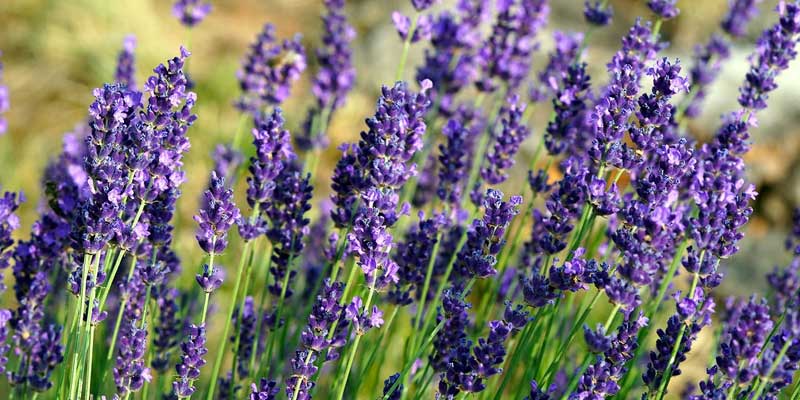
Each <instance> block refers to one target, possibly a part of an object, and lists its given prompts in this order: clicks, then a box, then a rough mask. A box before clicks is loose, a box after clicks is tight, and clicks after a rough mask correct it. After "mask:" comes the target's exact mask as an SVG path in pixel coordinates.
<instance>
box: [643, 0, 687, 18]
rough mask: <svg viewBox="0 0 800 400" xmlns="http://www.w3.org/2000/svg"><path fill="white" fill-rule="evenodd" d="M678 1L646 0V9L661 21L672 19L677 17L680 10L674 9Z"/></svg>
mask: <svg viewBox="0 0 800 400" xmlns="http://www.w3.org/2000/svg"><path fill="white" fill-rule="evenodd" d="M677 2H678V0H648V2H647V7H649V8H650V10H652V11H653V12H654V13H655V14H656V15H657V16H658V18H661V19H672V18H675V17H677V16H678V14H679V13H680V10H678V7H675V3H677Z"/></svg>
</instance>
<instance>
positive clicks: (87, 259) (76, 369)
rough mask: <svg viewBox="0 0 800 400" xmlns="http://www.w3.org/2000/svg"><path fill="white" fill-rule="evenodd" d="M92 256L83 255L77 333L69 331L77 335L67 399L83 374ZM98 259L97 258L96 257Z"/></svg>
mask: <svg viewBox="0 0 800 400" xmlns="http://www.w3.org/2000/svg"><path fill="white" fill-rule="evenodd" d="M92 257H93V255H92V254H89V253H85V254H84V255H83V267H82V270H81V288H80V292H79V295H78V313H77V315H78V331H77V332H75V331H74V330H71V331H70V335H77V339H76V340H77V346H76V347H75V348H74V349H73V354H72V360H73V362H72V377H71V379H70V382H69V398H70V399H74V398H75V396H76V395H77V390H78V379H79V378H78V376H79V374H80V373H82V372H83V368H82V367H83V365H82V364H79V362H78V359H79V353H80V352H81V351H82V350H83V347H84V338H83V332H82V331H83V313H84V312H85V308H84V307H85V305H86V302H85V300H86V281H87V279H88V276H89V266H90V265H91V264H92ZM98 257H99V256H98Z"/></svg>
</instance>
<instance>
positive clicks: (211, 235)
mask: <svg viewBox="0 0 800 400" xmlns="http://www.w3.org/2000/svg"><path fill="white" fill-rule="evenodd" d="M203 196H204V197H205V206H204V207H203V208H202V209H200V210H199V211H198V214H197V215H195V216H194V220H195V221H197V224H198V225H199V226H198V229H197V235H196V236H195V237H196V238H197V243H198V244H199V245H200V248H201V249H203V251H205V252H206V253H208V254H212V253H213V254H220V253H222V252H223V251H224V250H225V248H226V247H228V230H229V229H230V228H231V226H232V225H233V223H234V221H236V220H238V219H239V209H238V208H237V207H236V204H234V203H233V190H231V189H228V188H226V187H225V177H221V176H217V173H216V171H212V172H211V183H210V186H209V188H208V190H206V191H205V193H204V194H203Z"/></svg>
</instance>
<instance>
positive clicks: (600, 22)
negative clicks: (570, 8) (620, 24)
mask: <svg viewBox="0 0 800 400" xmlns="http://www.w3.org/2000/svg"><path fill="white" fill-rule="evenodd" d="M604 3H606V2H601V1H600V0H594V2H592V0H586V2H585V3H584V8H583V16H584V17H585V18H586V22H588V23H590V24H592V25H595V26H606V25H608V24H610V23H611V17H612V15H613V14H614V10H613V9H612V8H611V6H610V5H604Z"/></svg>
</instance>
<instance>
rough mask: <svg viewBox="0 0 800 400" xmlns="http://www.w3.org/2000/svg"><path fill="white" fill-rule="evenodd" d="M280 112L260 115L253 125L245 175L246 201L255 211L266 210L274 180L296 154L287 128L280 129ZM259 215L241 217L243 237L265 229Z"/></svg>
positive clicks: (258, 233)
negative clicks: (249, 154) (252, 154)
mask: <svg viewBox="0 0 800 400" xmlns="http://www.w3.org/2000/svg"><path fill="white" fill-rule="evenodd" d="M283 124H284V119H283V112H282V111H281V109H280V108H276V109H275V110H274V111H273V112H272V114H270V115H263V114H259V115H258V116H257V117H256V119H255V128H253V144H254V145H255V148H256V153H255V155H254V156H253V157H251V158H250V166H249V167H248V169H249V171H250V176H248V177H247V204H249V205H250V207H252V208H253V209H254V210H255V209H256V208H258V212H259V213H260V212H261V211H264V210H266V209H267V202H268V201H269V200H270V199H271V198H272V196H273V193H274V191H275V187H276V185H277V183H276V179H277V178H278V176H279V175H280V174H281V171H283V169H284V168H286V166H287V165H288V164H289V163H291V162H293V160H294V158H295V157H296V155H295V154H294V152H293V151H292V148H291V144H290V142H289V140H290V139H289V131H288V130H286V129H284V128H283ZM266 229H267V228H266V226H265V222H264V221H262V220H261V218H255V219H254V220H242V221H240V223H239V234H240V235H242V237H243V238H244V239H245V240H252V239H255V238H256V237H257V236H258V235H260V234H262V233H265V232H266Z"/></svg>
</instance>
